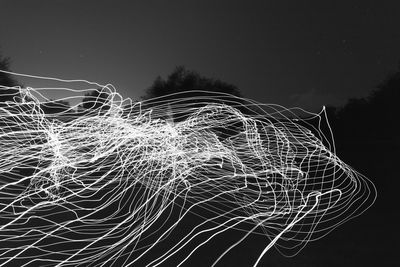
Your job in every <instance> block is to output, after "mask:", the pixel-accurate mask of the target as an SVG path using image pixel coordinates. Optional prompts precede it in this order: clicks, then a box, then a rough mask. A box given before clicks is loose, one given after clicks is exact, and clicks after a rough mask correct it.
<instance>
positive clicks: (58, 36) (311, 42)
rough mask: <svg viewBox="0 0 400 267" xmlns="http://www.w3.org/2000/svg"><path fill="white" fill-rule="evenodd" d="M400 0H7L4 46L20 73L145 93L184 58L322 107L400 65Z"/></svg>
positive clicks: (0, 32)
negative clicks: (78, 80)
mask: <svg viewBox="0 0 400 267" xmlns="http://www.w3.org/2000/svg"><path fill="white" fill-rule="evenodd" d="M399 3H400V2H399V1H367V0H363V1H352V0H351V1H349V0H347V1H340V3H339V1H232V0H229V1H206V0H201V1H149V0H146V1H98V0H96V1H88V0H86V1H81V0H79V1H58V0H41V1H18V0H12V1H11V0H10V1H4V0H3V1H0V10H1V16H0V51H1V52H2V54H3V55H4V56H8V57H10V58H11V60H12V64H11V69H12V70H13V71H15V72H19V73H26V74H34V75H41V76H51V77H57V78H64V79H86V80H90V81H95V82H99V83H103V84H106V83H112V84H113V85H114V86H115V87H116V88H117V90H118V91H119V92H120V93H121V94H122V95H123V96H129V97H132V98H134V99H138V98H139V97H140V96H142V95H144V92H145V89H146V88H148V87H149V86H150V85H151V84H152V82H153V81H154V79H155V78H156V77H157V76H158V75H161V76H162V77H166V76H167V75H168V74H169V73H171V72H172V70H173V69H174V68H175V66H177V65H184V66H186V67H187V68H188V69H191V70H196V71H198V72H199V73H200V74H202V75H205V76H207V77H213V78H218V79H221V80H223V81H225V82H228V83H232V84H234V85H236V86H238V87H239V89H240V90H241V92H242V93H243V95H244V96H245V97H248V98H252V99H255V100H257V101H260V102H264V103H276V104H281V105H284V106H287V107H292V106H300V107H303V108H306V109H309V110H312V111H315V110H318V109H320V108H321V107H322V106H323V105H342V104H344V103H345V102H346V100H347V99H348V98H350V97H364V96H366V95H367V94H368V93H369V92H370V91H371V90H372V89H373V88H374V86H376V85H377V84H378V83H379V82H381V81H382V80H383V79H384V78H385V77H386V76H387V74H388V73H390V72H391V71H394V70H395V69H396V67H397V65H398V62H399V60H400V49H399V47H400V30H399V26H400V15H399V14H400V4H399ZM19 80H20V81H21V82H23V83H24V84H25V86H32V87H41V86H47V85H46V82H45V81H41V80H32V79H22V78H19Z"/></svg>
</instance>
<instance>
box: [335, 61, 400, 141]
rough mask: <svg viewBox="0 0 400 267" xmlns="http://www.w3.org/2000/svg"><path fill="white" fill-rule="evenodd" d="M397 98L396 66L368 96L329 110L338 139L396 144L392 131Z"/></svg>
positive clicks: (399, 94) (399, 89)
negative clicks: (334, 110)
mask: <svg viewBox="0 0 400 267" xmlns="http://www.w3.org/2000/svg"><path fill="white" fill-rule="evenodd" d="M399 99H400V69H399V70H398V71H397V72H395V73H393V74H391V75H389V76H388V77H387V78H386V79H385V80H384V81H383V82H382V83H381V84H379V85H378V86H377V87H376V89H375V90H374V91H372V92H371V93H370V95H369V96H367V97H365V98H358V99H350V100H349V101H348V102H347V104H346V105H344V106H343V107H342V108H339V109H337V110H336V112H331V114H330V115H331V117H330V118H331V120H332V121H333V125H334V126H335V127H334V128H336V131H335V132H336V133H337V136H338V138H341V139H343V141H349V142H361V143H365V142H369V143H371V142H375V143H377V142H379V143H391V144H396V145H399V139H398V134H395V133H396V132H397V131H396V129H397V127H398V126H397V124H398V123H397V120H396V119H397V118H396V115H397V114H398V108H397V102H398V101H399ZM334 130H335V129H334Z"/></svg>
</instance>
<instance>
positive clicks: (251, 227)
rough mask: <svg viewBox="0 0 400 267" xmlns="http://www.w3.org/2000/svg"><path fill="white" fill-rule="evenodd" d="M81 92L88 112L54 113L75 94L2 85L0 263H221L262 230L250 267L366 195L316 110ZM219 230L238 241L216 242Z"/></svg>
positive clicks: (294, 248)
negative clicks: (55, 95)
mask: <svg viewBox="0 0 400 267" xmlns="http://www.w3.org/2000/svg"><path fill="white" fill-rule="evenodd" d="M46 79H47V80H52V81H56V82H59V83H63V84H65V83H67V84H73V83H77V82H80V83H82V82H84V81H65V80H58V79H54V78H46ZM84 84H86V85H87V86H89V87H91V86H92V87H94V88H86V91H85V90H84V92H87V91H89V90H94V89H95V90H97V94H94V96H93V97H92V98H91V99H90V98H87V99H86V101H87V102H86V105H87V106H89V108H82V107H78V104H77V105H74V106H72V107H68V106H63V105H64V102H63V101H60V100H68V101H71V102H76V103H78V102H81V100H82V99H83V98H84V97H83V96H81V95H80V94H81V91H79V90H73V89H70V88H66V87H57V88H36V89H34V88H19V87H13V88H10V87H4V86H3V87H1V88H0V90H2V91H3V92H2V95H5V94H8V95H7V96H8V97H9V99H10V101H5V102H3V103H1V106H0V126H1V127H0V243H1V245H0V266H55V265H57V266H159V265H167V266H171V265H183V264H184V263H188V262H190V260H191V259H192V258H193V257H195V255H196V254H201V253H209V254H210V255H211V256H213V257H214V259H213V261H212V262H211V263H213V264H214V265H218V263H220V262H222V261H223V260H224V258H225V257H229V254H230V253H233V252H232V251H233V250H235V249H237V247H239V246H243V245H244V243H245V241H246V239H248V238H250V237H251V236H254V235H261V236H264V237H265V246H264V247H262V248H259V249H260V251H259V253H258V254H259V256H258V258H255V259H253V260H252V259H249V260H250V261H251V260H252V261H253V264H254V265H257V264H258V263H259V262H260V260H261V259H262V257H263V256H264V255H265V253H266V252H267V251H268V250H269V249H270V248H271V247H273V246H275V247H276V248H277V249H278V250H279V251H280V252H281V253H283V254H285V255H294V254H296V253H297V252H298V251H300V249H301V248H302V247H304V246H305V245H306V243H307V242H308V241H310V240H315V239H318V238H320V237H322V236H324V235H326V234H327V233H329V232H330V231H331V230H332V229H333V228H335V227H337V226H338V225H339V224H341V223H343V222H345V221H346V220H348V219H350V218H353V217H354V216H357V215H359V214H361V213H362V212H363V211H364V210H365V209H367V208H368V207H369V206H370V205H372V203H373V201H374V200H375V196H376V190H375V188H374V186H373V184H372V183H371V182H370V181H369V180H368V179H367V178H366V177H364V176H363V175H361V174H360V173H358V172H357V171H355V170H353V169H352V168H351V167H350V166H348V165H346V164H345V163H344V162H342V161H341V160H340V159H339V158H338V157H337V156H336V155H335V148H334V142H333V138H332V136H331V131H330V127H329V124H328V122H327V119H326V114H325V112H324V111H323V112H321V113H319V114H311V113H307V112H305V111H304V110H301V109H298V108H297V109H284V108H282V107H280V106H277V105H265V104H260V103H256V102H254V101H251V100H248V99H243V98H237V97H234V96H230V95H227V94H221V93H212V92H202V91H191V92H185V93H179V94H175V95H168V96H164V97H160V98H157V99H150V100H146V101H141V102H135V103H132V101H131V99H129V98H127V99H124V98H122V97H121V95H120V94H118V93H117V92H116V91H115V89H114V88H113V87H112V86H111V85H106V86H101V85H98V84H95V83H89V82H84ZM51 90H53V91H54V90H55V91H57V92H62V93H69V94H71V95H72V96H68V97H62V98H60V99H56V100H50V99H49V98H48V97H46V92H49V91H51ZM300 113H301V114H302V116H300V115H299V114H300ZM323 129H324V130H323ZM228 231H229V233H231V234H230V236H236V237H237V238H235V239H234V240H231V239H229V238H226V239H224V240H227V241H226V242H225V246H224V247H221V246H218V247H217V246H212V244H213V241H214V240H216V239H218V238H219V237H221V236H224V235H226V233H228ZM207 246H212V247H211V249H209V250H207ZM204 265H207V264H206V263H204Z"/></svg>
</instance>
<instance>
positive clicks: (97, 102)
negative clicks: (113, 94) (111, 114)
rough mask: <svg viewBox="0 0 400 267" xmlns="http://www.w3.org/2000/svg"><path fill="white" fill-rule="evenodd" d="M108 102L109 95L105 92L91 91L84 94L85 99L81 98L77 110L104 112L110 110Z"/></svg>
mask: <svg viewBox="0 0 400 267" xmlns="http://www.w3.org/2000/svg"><path fill="white" fill-rule="evenodd" d="M108 102H109V94H108V93H107V92H105V91H101V90H93V91H91V92H90V93H87V94H85V97H84V98H83V100H82V103H81V105H80V106H79V108H80V110H81V111H89V110H96V109H99V110H102V111H104V110H108V109H109V108H110V106H109V105H108Z"/></svg>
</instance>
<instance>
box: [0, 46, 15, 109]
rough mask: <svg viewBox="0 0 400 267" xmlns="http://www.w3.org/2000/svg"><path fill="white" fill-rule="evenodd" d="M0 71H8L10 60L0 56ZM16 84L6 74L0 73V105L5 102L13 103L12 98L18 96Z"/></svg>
mask: <svg viewBox="0 0 400 267" xmlns="http://www.w3.org/2000/svg"><path fill="white" fill-rule="evenodd" d="M0 70H4V71H10V59H9V58H5V57H3V56H2V55H1V54H0ZM18 85H19V84H18V82H17V81H16V80H15V79H13V78H12V77H11V75H9V74H8V73H4V72H0V105H4V102H6V101H14V96H18V93H19V90H18V88H13V87H17V86H18Z"/></svg>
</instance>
